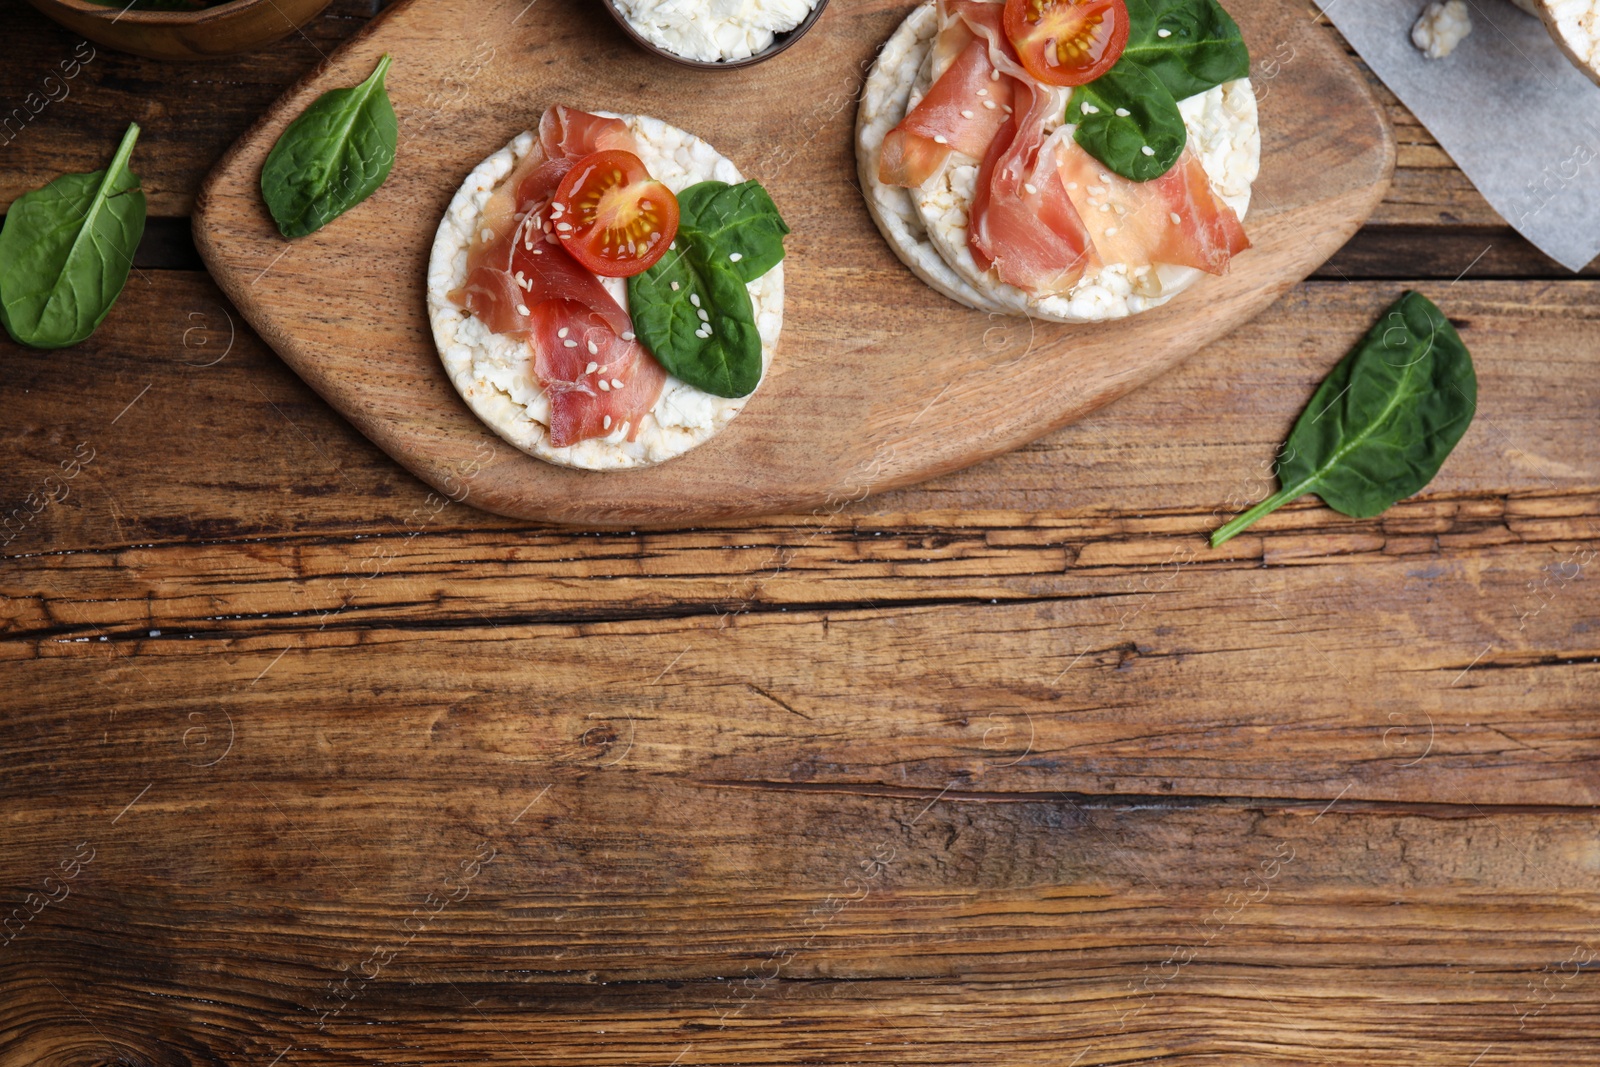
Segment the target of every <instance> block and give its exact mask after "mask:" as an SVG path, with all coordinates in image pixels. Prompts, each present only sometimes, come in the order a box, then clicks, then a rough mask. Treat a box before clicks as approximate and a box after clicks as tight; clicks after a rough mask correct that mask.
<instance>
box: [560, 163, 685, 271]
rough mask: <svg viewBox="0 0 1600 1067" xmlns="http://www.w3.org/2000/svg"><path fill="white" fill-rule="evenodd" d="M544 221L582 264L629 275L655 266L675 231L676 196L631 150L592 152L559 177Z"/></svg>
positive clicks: (665, 252) (594, 268) (675, 233)
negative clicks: (657, 179) (547, 222)
mask: <svg viewBox="0 0 1600 1067" xmlns="http://www.w3.org/2000/svg"><path fill="white" fill-rule="evenodd" d="M549 225H550V232H551V233H554V234H555V235H556V237H557V239H559V240H560V242H561V245H562V247H564V248H565V249H566V250H567V251H568V252H571V253H572V255H573V257H574V258H575V259H577V261H578V262H579V263H582V264H583V265H584V266H585V267H588V268H589V269H590V270H592V271H594V272H595V273H596V274H599V275H601V276H603V277H607V278H631V277H633V276H634V275H635V274H643V273H644V272H645V271H647V270H649V269H650V268H651V267H653V266H655V264H656V261H657V260H659V259H660V258H661V257H662V256H664V255H666V254H667V246H669V245H670V244H672V239H673V238H674V237H676V236H678V198H677V197H676V196H673V195H672V190H671V189H668V188H667V187H666V186H665V185H662V184H661V183H660V182H658V181H656V180H655V179H654V178H652V177H650V172H649V171H648V170H646V169H645V165H644V161H643V160H641V159H640V158H639V157H638V156H636V155H634V154H633V153H632V152H623V151H619V150H612V151H608V152H596V153H594V154H593V155H589V156H584V157H583V158H582V159H580V160H578V163H577V165H576V166H574V167H573V168H572V170H570V171H568V172H567V176H566V177H565V178H563V179H561V185H560V186H559V187H558V188H557V189H556V195H555V199H554V200H552V201H551V202H550V212H549Z"/></svg>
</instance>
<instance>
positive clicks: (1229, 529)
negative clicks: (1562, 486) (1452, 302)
mask: <svg viewBox="0 0 1600 1067" xmlns="http://www.w3.org/2000/svg"><path fill="white" fill-rule="evenodd" d="M1477 405H1478V379H1477V376H1476V374H1475V373H1474V372H1473V369H1472V356H1471V355H1469V354H1468V352H1467V347H1466V345H1464V344H1462V342H1461V337H1460V335H1459V334H1457V333H1456V331H1455V327H1453V326H1451V325H1450V322H1449V320H1448V319H1446V318H1445V317H1444V315H1443V313H1441V312H1440V311H1439V309H1438V308H1437V307H1435V306H1434V304H1433V302H1432V301H1430V300H1429V299H1428V298H1427V297H1425V296H1422V295H1421V294H1420V293H1406V294H1405V295H1404V296H1402V297H1401V298H1400V299H1399V300H1398V301H1396V302H1395V303H1394V305H1393V306H1392V307H1391V308H1390V309H1389V311H1388V312H1387V313H1386V314H1385V315H1384V317H1383V318H1382V319H1379V320H1378V322H1377V324H1376V325H1374V326H1373V327H1372V329H1371V330H1369V331H1368V332H1367V336H1366V337H1365V338H1363V339H1362V341H1361V343H1360V344H1358V345H1357V346H1356V347H1355V348H1354V349H1353V350H1352V351H1351V352H1350V354H1349V355H1347V356H1346V357H1345V358H1344V359H1343V360H1341V361H1340V362H1339V365H1338V366H1337V367H1335V368H1334V369H1333V373H1331V374H1329V375H1328V377H1327V379H1326V380H1324V381H1323V383H1322V385H1321V386H1319V387H1318V388H1317V391H1316V392H1315V393H1314V394H1312V397H1311V403H1310V404H1309V405H1307V407H1306V410H1305V412H1304V414H1302V415H1301V416H1300V421H1299V422H1297V423H1295V427H1294V432H1293V433H1291V434H1290V435H1289V440H1288V441H1287V442H1286V443H1285V444H1284V453H1285V456H1286V458H1285V459H1284V460H1283V462H1282V463H1281V464H1279V468H1278V480H1279V483H1280V484H1281V485H1282V487H1283V488H1282V490H1281V491H1280V492H1278V493H1277V494H1276V495H1274V496H1272V497H1270V498H1268V499H1267V500H1264V501H1262V502H1261V503H1260V504H1257V505H1256V506H1255V507H1253V508H1251V509H1250V510H1249V511H1247V512H1245V513H1244V514H1243V515H1240V516H1239V517H1238V518H1236V519H1234V520H1233V521H1232V522H1229V523H1228V524H1227V525H1225V526H1223V527H1222V528H1221V529H1219V530H1218V531H1217V532H1216V533H1214V534H1212V535H1211V546H1212V547H1213V548H1215V547H1216V546H1218V545H1220V544H1222V543H1223V542H1224V541H1227V540H1228V539H1229V538H1231V537H1233V536H1234V535H1235V534H1237V533H1239V531H1241V530H1243V529H1244V528H1245V527H1247V526H1249V525H1250V524H1251V523H1253V522H1255V521H1256V520H1257V519H1259V518H1261V517H1262V516H1263V515H1266V514H1269V513H1270V512H1273V511H1276V510H1277V509H1278V508H1280V507H1282V506H1283V505H1285V504H1287V503H1289V502H1290V501H1292V500H1295V499H1297V498H1299V497H1301V496H1303V495H1304V494H1306V493H1316V494H1317V495H1318V496H1320V497H1322V499H1323V502H1324V503H1326V504H1327V505H1328V506H1329V507H1331V508H1333V509H1334V510H1335V511H1339V512H1342V513H1343V514H1346V515H1349V516H1351V517H1352V518H1357V519H1367V518H1371V517H1372V516H1374V515H1377V514H1379V513H1381V512H1383V511H1384V510H1386V509H1387V508H1389V507H1390V506H1391V505H1393V504H1394V503H1395V502H1396V501H1398V500H1401V499H1403V498H1405V497H1408V496H1411V495H1412V494H1413V493H1416V492H1418V491H1420V490H1421V489H1422V488H1423V487H1424V486H1426V485H1427V484H1428V483H1429V482H1431V481H1432V480H1433V476H1434V475H1435V474H1437V473H1439V468H1440V467H1441V466H1442V465H1443V464H1444V461H1445V457H1447V456H1448V455H1450V452H1451V450H1452V449H1454V448H1455V446H1456V442H1458V441H1460V440H1461V435H1462V434H1464V433H1466V432H1467V426H1468V425H1470V424H1471V422H1472V416H1473V413H1474V412H1475V411H1476V410H1477Z"/></svg>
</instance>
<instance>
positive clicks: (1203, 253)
mask: <svg viewBox="0 0 1600 1067" xmlns="http://www.w3.org/2000/svg"><path fill="white" fill-rule="evenodd" d="M1056 155H1057V158H1058V164H1059V171H1058V178H1059V180H1060V181H1062V182H1063V183H1065V185H1066V188H1067V191H1068V195H1069V196H1070V197H1071V198H1072V202H1073V205H1074V206H1075V207H1077V209H1078V211H1079V213H1080V214H1081V215H1082V217H1083V219H1084V221H1085V222H1086V223H1087V225H1088V227H1089V234H1090V236H1091V238H1092V239H1093V241H1094V248H1095V252H1096V253H1097V254H1098V255H1099V257H1100V259H1101V260H1102V261H1103V262H1106V263H1126V264H1128V265H1129V266H1133V267H1143V266H1149V265H1151V264H1155V263H1171V264H1175V265H1177V266H1180V267H1196V268H1198V269H1200V270H1203V271H1205V272H1207V273H1208V274H1226V273H1227V271H1228V264H1229V262H1230V261H1231V260H1232V259H1233V257H1234V256H1236V255H1238V254H1239V253H1240V252H1243V251H1244V250H1245V249H1247V248H1249V247H1250V238H1249V237H1247V236H1245V232H1244V226H1243V225H1242V224H1241V223H1240V222H1239V216H1238V215H1237V214H1236V213H1235V212H1234V210H1233V208H1231V207H1229V206H1228V205H1227V204H1226V203H1224V202H1223V201H1222V199H1221V198H1220V197H1218V196H1217V194H1216V193H1215V192H1213V191H1212V189H1211V179H1210V178H1208V177H1207V176H1206V169H1205V167H1204V166H1202V165H1201V163H1200V159H1199V157H1197V156H1196V155H1195V154H1194V153H1193V152H1190V151H1185V152H1184V153H1183V155H1182V156H1180V157H1179V158H1178V162H1177V163H1176V164H1175V165H1174V166H1173V168H1172V169H1171V170H1169V171H1167V173H1165V174H1163V175H1162V176H1161V177H1159V178H1157V179H1155V180H1154V181H1148V182H1135V181H1129V180H1128V179H1127V178H1124V177H1122V176H1120V175H1118V174H1113V173H1111V172H1110V171H1108V170H1106V169H1105V167H1104V166H1103V165H1102V164H1101V163H1100V161H1099V160H1097V159H1095V158H1094V157H1093V156H1091V155H1089V153H1087V152H1085V151H1084V150H1083V149H1082V148H1081V147H1079V146H1078V145H1077V144H1075V143H1073V142H1072V141H1070V140H1067V139H1065V138H1062V139H1060V145H1059V149H1058V150H1057V152H1056Z"/></svg>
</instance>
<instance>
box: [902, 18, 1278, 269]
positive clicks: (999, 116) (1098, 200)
mask: <svg viewBox="0 0 1600 1067" xmlns="http://www.w3.org/2000/svg"><path fill="white" fill-rule="evenodd" d="M1004 11H1005V4H1004V0H939V9H938V14H939V33H938V37H937V38H936V39H935V41H934V45H933V71H934V76H935V81H934V83H933V85H932V87H931V88H930V89H929V90H928V95H927V96H926V97H925V98H923V100H922V101H921V102H920V103H918V105H917V106H916V107H915V108H913V109H912V110H911V111H910V112H909V113H908V114H907V115H906V117H905V119H904V120H903V121H902V122H901V123H900V125H898V126H896V127H895V128H894V129H893V130H891V131H890V133H889V134H888V136H887V137H886V138H885V139H884V147H883V155H882V157H881V159H880V162H879V175H878V176H879V179H880V180H881V181H883V182H884V183H886V184H891V185H900V186H905V187H907V188H918V187H923V186H926V185H927V184H928V183H929V182H930V181H932V180H933V179H935V178H936V177H938V176H940V175H942V174H943V173H944V171H945V169H946V168H947V167H948V166H949V165H950V161H951V158H952V156H954V155H956V154H958V153H959V154H960V155H963V156H966V157H969V158H971V159H975V160H978V161H979V168H978V177H977V184H976V188H975V191H974V194H973V199H972V205H971V208H970V210H969V212H968V223H967V246H968V249H969V250H970V251H971V253H972V258H973V260H974V262H975V263H976V264H977V266H978V268H979V269H980V270H985V271H987V270H990V269H992V270H993V271H994V272H995V274H996V275H997V276H998V277H999V278H1000V280H1001V281H1003V282H1006V283H1007V284H1009V285H1013V286H1016V287H1017V288H1019V289H1023V290H1025V291H1027V292H1030V293H1036V294H1053V293H1061V292H1065V291H1066V290H1067V289H1069V288H1071V286H1072V285H1073V284H1075V283H1076V282H1077V281H1078V280H1079V279H1080V278H1081V277H1082V276H1083V274H1084V272H1085V271H1086V270H1088V269H1089V268H1090V267H1092V266H1095V265H1098V264H1105V263H1125V264H1128V265H1130V266H1148V265H1151V264H1156V263H1169V264H1175V265H1179V266H1190V267H1198V268H1199V269H1201V270H1205V271H1209V272H1211V273H1213V274H1220V273H1223V272H1225V271H1226V270H1227V267H1228V263H1229V260H1230V259H1231V258H1232V257H1233V256H1234V255H1237V254H1238V253H1239V252H1241V251H1243V250H1244V249H1246V248H1248V247H1249V246H1250V242H1249V239H1248V238H1247V237H1246V236H1245V233H1244V228H1243V227H1242V226H1241V225H1240V223H1239V218H1238V216H1237V215H1236V214H1235V213H1234V212H1233V210H1232V209H1231V208H1229V207H1228V205H1227V204H1225V203H1223V202H1222V201H1221V200H1220V199H1219V198H1218V197H1217V196H1216V194H1215V193H1214V192H1213V191H1212V189H1211V184H1210V180H1209V178H1208V177H1207V176H1206V173H1205V168H1204V167H1203V166H1202V165H1201V164H1200V161H1199V159H1198V158H1197V157H1196V156H1195V155H1194V154H1193V153H1191V152H1186V153H1184V155H1183V157H1182V158H1181V159H1180V160H1179V161H1178V164H1177V165H1176V166H1175V167H1173V169H1172V170H1170V171H1168V172H1167V173H1166V174H1165V175H1163V176H1162V177H1160V178H1158V179H1156V180H1155V181H1152V182H1142V183H1141V182H1133V181H1129V180H1127V179H1125V178H1121V177H1119V176H1117V175H1115V174H1111V173H1109V172H1108V171H1107V169H1106V168H1105V167H1104V166H1103V165H1102V164H1100V163H1099V162H1098V161H1096V160H1095V159H1094V158H1093V157H1091V156H1090V155H1089V154H1088V153H1087V152H1086V151H1084V150H1083V148H1081V147H1080V146H1078V145H1077V144H1075V143H1074V142H1073V141H1072V140H1071V139H1070V137H1068V136H1067V135H1066V131H1065V130H1064V129H1062V130H1057V132H1056V133H1053V134H1051V135H1049V136H1048V137H1047V136H1046V135H1045V123H1046V122H1047V121H1048V120H1049V119H1051V118H1052V117H1055V116H1056V115H1057V112H1059V111H1060V110H1061V109H1063V108H1064V107H1065V102H1064V100H1063V99H1062V98H1061V93H1060V92H1059V91H1053V90H1052V89H1051V88H1050V87H1048V86H1045V85H1042V84H1040V83H1039V82H1038V81H1036V80H1035V79H1034V78H1033V77H1032V75H1030V74H1029V73H1028V72H1027V70H1026V69H1025V68H1024V67H1023V66H1022V63H1021V61H1020V60H1019V59H1018V58H1017V54H1016V50H1015V48H1014V47H1013V46H1012V44H1011V41H1010V39H1009V38H1008V37H1007V36H1006V34H1005V28H1004V25H1003V15H1004ZM988 103H993V104H994V106H993V107H990V106H987V104H988ZM1092 190H1099V192H1093V191H1092ZM1174 220H1177V221H1174Z"/></svg>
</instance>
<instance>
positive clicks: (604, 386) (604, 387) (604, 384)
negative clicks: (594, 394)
mask: <svg viewBox="0 0 1600 1067" xmlns="http://www.w3.org/2000/svg"><path fill="white" fill-rule="evenodd" d="M600 391H601V392H602V393H609V392H611V383H610V382H608V381H606V380H605V379H604V378H601V379H600Z"/></svg>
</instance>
